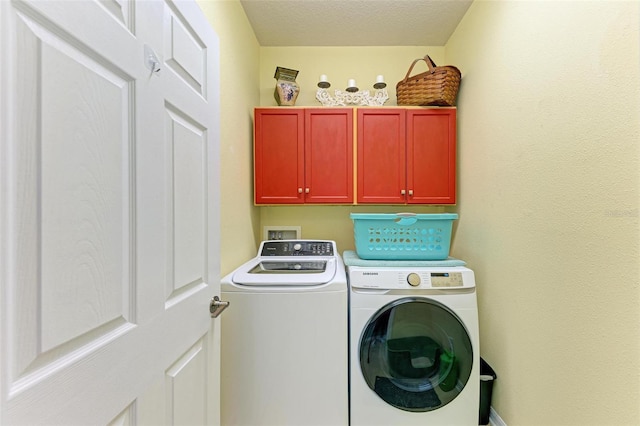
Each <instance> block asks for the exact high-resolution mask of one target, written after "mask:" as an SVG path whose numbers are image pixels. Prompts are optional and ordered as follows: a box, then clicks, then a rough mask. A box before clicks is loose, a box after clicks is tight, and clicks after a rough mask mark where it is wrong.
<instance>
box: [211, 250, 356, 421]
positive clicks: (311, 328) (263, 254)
mask: <svg viewBox="0 0 640 426" xmlns="http://www.w3.org/2000/svg"><path fill="white" fill-rule="evenodd" d="M221 287H222V288H221V292H222V299H223V300H228V301H229V302H230V305H229V308H228V309H227V310H226V311H225V314H224V316H222V317H221V320H222V324H221V326H222V353H221V358H222V360H221V375H222V377H221V405H222V406H221V422H222V424H223V425H225V426H232V425H242V426H287V425H290V426H305V425H318V426H327V425H332V426H341V425H345V426H346V425H348V421H349V412H348V404H349V402H348V401H349V399H348V398H349V397H348V325H347V316H348V310H347V309H348V308H347V279H346V273H345V267H344V263H343V261H342V258H341V256H340V255H339V254H338V251H337V248H336V244H335V242H333V241H310V240H281V241H263V242H262V243H261V245H260V248H259V251H258V255H257V256H256V257H255V258H253V259H251V260H250V261H249V262H247V263H245V264H244V265H242V266H240V267H239V268H238V269H237V270H236V271H234V272H232V273H231V274H229V275H227V276H226V277H224V278H223V280H222V286H221Z"/></svg>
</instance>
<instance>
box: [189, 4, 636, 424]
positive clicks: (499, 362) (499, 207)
mask: <svg viewBox="0 0 640 426" xmlns="http://www.w3.org/2000/svg"><path fill="white" fill-rule="evenodd" d="M200 4H201V6H202V8H203V9H204V10H205V12H206V13H207V14H208V16H209V19H210V21H211V22H212V25H213V26H214V28H215V29H216V31H217V32H218V35H219V37H220V43H221V52H222V70H221V71H222V75H221V77H222V87H221V99H222V105H223V111H222V114H223V116H222V129H221V133H222V150H221V160H222V185H223V188H222V231H221V232H222V240H223V247H224V249H223V251H222V253H223V254H222V256H223V259H222V268H223V272H228V271H230V270H231V269H232V268H234V267H235V266H237V265H239V264H240V263H242V262H244V261H245V260H246V259H247V258H249V257H250V256H253V255H254V254H255V250H256V242H258V241H260V239H261V237H262V226H264V225H301V226H302V233H303V237H305V238H331V239H335V240H336V241H337V242H338V247H339V249H340V251H343V250H346V249H350V248H353V236H352V232H353V231H352V225H351V222H350V219H349V212H351V211H354V212H395V211H414V212H434V211H457V212H459V213H460V220H458V221H457V223H456V224H455V227H454V238H453V248H452V254H453V255H455V256H457V257H460V258H463V259H465V260H466V261H467V262H468V264H469V266H470V267H471V268H473V269H474V270H475V271H476V275H477V279H478V286H479V287H478V295H479V303H480V327H481V342H482V349H481V354H482V356H483V357H484V358H485V359H487V361H489V363H490V364H491V365H492V366H493V367H494V368H495V369H496V370H497V373H498V375H499V377H498V380H497V381H496V384H495V394H494V399H493V405H494V407H495V408H496V409H497V411H498V413H499V414H500V415H501V416H502V418H503V419H504V420H505V422H506V423H507V424H508V425H509V426H519V425H545V426H546V425H563V426H564V425H576V426H577V425H581V426H582V425H598V426H601V425H638V424H640V361H639V360H640V337H639V336H640V288H639V287H638V285H639V284H638V283H639V281H640V263H639V261H638V259H639V258H640V253H639V246H638V241H639V237H640V232H639V226H638V216H639V210H638V208H639V206H638V204H639V197H640V194H639V192H638V186H639V183H640V176H639V170H640V168H639V166H640V164H639V159H640V148H639V147H640V144H639V143H638V141H639V140H640V134H639V126H640V124H639V120H638V117H639V115H640V114H639V113H640V100H639V98H638V97H639V93H640V87H639V84H640V83H639V82H640V71H639V69H638V67H639V62H640V59H639V53H638V47H639V46H638V41H639V28H638V27H639V20H640V17H639V15H640V13H639V11H638V7H639V6H638V3H637V2H631V1H629V2H615V1H606V2H605V1H591V2H548V1H528V2H515V1H514V2H510V1H491V2H485V1H482V0H476V1H475V2H474V4H473V5H472V6H471V8H470V9H469V11H468V13H467V15H466V16H465V18H464V20H463V21H462V23H461V24H460V26H459V27H458V29H457V30H456V32H455V34H454V35H453V36H452V38H451V39H450V40H449V42H448V43H447V45H446V46H445V47H415V48H413V47H410V48H407V47H368V48H362V47H357V48H322V47H304V48H297V47H296V48H293V47H283V48H266V47H263V48H261V47H259V46H258V44H257V42H256V41H255V37H254V36H253V32H252V31H251V29H250V26H249V24H248V22H247V20H246V17H245V16H244V12H243V10H242V7H241V6H240V4H239V2H238V1H237V0H231V1H225V0H216V1H205V0H200ZM425 53H430V54H431V55H432V57H433V59H434V60H435V61H436V62H437V63H439V64H444V63H447V64H454V65H456V66H458V67H459V68H460V69H461V70H462V73H463V79H462V85H461V89H460V96H459V102H458V107H459V109H458V136H459V137H458V165H459V166H458V179H459V184H458V206H455V207H446V208H445V207H415V208H405V207H402V206H389V207H371V208H367V207H362V206H358V207H350V206H347V207H336V206H318V207H261V208H256V207H254V206H253V199H252V191H253V183H252V169H251V167H252V151H251V143H252V142H251V138H252V135H251V113H252V109H253V107H254V106H257V105H261V106H272V105H276V103H275V100H274V98H273V89H274V87H275V80H274V79H273V74H274V71H275V67H276V66H283V67H287V68H293V69H297V70H299V71H300V74H299V76H298V79H297V81H298V83H299V84H300V85H301V88H302V93H301V94H300V96H299V98H298V102H297V105H298V106H309V105H319V104H318V103H317V102H316V101H315V90H316V83H317V78H318V75H320V74H327V75H328V76H329V79H330V81H331V82H332V83H333V87H332V89H344V88H345V86H346V81H347V79H349V78H355V79H356V80H357V81H358V85H359V86H360V88H361V89H364V88H367V86H368V85H370V84H371V83H372V82H373V80H374V79H375V76H376V75H378V74H383V75H384V76H385V77H386V80H387V83H388V84H389V86H388V89H389V94H390V97H391V99H390V101H389V102H388V103H387V105H394V104H395V92H394V87H395V83H396V82H397V81H399V80H400V79H402V78H403V77H404V74H405V73H406V71H407V69H408V67H409V65H410V63H411V61H412V60H413V59H414V58H416V57H420V56H422V55H423V54H425ZM420 66H423V65H422V64H420V65H418V66H417V67H420ZM416 70H417V71H422V70H423V69H416Z"/></svg>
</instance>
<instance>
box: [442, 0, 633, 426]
mask: <svg viewBox="0 0 640 426" xmlns="http://www.w3.org/2000/svg"><path fill="white" fill-rule="evenodd" d="M639 22H640V15H639V3H638V2H615V1H591V2H583V1H581V2H546V1H528V2H505V1H496V2H494V1H491V2H488V1H487V2H485V1H478V0H476V1H475V2H474V3H473V5H472V6H471V8H470V9H469V11H468V12H467V14H466V16H465V18H464V20H463V21H462V23H461V24H460V25H459V26H458V28H457V30H456V32H455V34H454V35H453V36H452V37H451V38H450V40H449V42H448V43H447V45H446V60H447V62H450V63H454V64H456V65H457V66H458V67H459V68H460V69H461V71H462V74H463V78H462V86H461V89H460V93H459V102H458V165H459V185H458V188H459V205H458V212H459V214H460V220H459V221H458V227H457V233H456V236H455V239H454V247H453V253H454V254H455V255H456V256H459V257H460V258H463V259H465V260H466V261H467V262H468V264H469V266H470V267H471V268H473V269H474V270H475V272H476V276H477V284H478V295H479V304H480V306H479V309H480V332H481V336H480V342H481V354H482V356H483V357H484V358H485V359H486V360H487V361H488V362H489V363H490V364H491V365H492V367H494V368H495V370H497V373H498V380H497V381H496V383H495V395H494V399H493V405H494V408H495V409H496V410H497V412H498V413H499V414H500V416H501V417H502V418H503V420H505V422H506V423H507V424H508V425H509V426H517V425H536V426H537V425H545V426H552V425H563V426H564V425H581V426H584V425H594V426H595V425H598V426H602V425H639V424H640V288H639V284H638V283H639V281H640V274H639V268H640V253H639V250H638V241H639V236H640V233H639V227H638V215H639V213H638V203H639V197H640V194H639V192H638V186H639V182H640V164H639V158H640V155H639V154H640V148H639V147H640V133H639V129H640V124H639V121H640V120H639V118H640V101H639V96H640V95H639V94H640V72H639V63H640V58H639V54H638V49H639V40H640V38H639Z"/></svg>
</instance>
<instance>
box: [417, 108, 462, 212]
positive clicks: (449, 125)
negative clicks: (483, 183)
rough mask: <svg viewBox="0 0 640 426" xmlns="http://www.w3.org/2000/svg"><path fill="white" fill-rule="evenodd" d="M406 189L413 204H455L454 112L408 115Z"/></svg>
mask: <svg viewBox="0 0 640 426" xmlns="http://www.w3.org/2000/svg"><path fill="white" fill-rule="evenodd" d="M407 181H408V182H407V185H408V187H409V189H410V190H411V191H412V192H411V193H412V195H411V196H410V197H409V199H408V202H409V203H413V204H455V202H456V110H455V109H454V108H443V109H440V108H429V109H423V110H420V109H415V110H409V111H408V112H407Z"/></svg>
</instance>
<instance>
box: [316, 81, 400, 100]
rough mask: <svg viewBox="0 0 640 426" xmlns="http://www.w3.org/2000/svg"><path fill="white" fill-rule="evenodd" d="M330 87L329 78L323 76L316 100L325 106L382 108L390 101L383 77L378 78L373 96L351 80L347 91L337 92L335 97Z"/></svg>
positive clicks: (319, 83)
mask: <svg viewBox="0 0 640 426" xmlns="http://www.w3.org/2000/svg"><path fill="white" fill-rule="evenodd" d="M329 87H331V84H330V83H329V81H328V80H327V76H326V75H324V74H323V75H321V76H320V81H319V82H318V91H317V92H316V99H317V100H318V101H319V102H320V103H321V104H322V105H323V106H347V105H357V106H382V105H384V103H385V102H387V100H388V99H389V94H388V93H387V89H386V87H387V84H386V83H385V82H384V78H383V77H382V76H381V75H379V76H378V77H377V78H376V83H375V84H374V85H373V88H374V89H375V91H374V92H373V94H371V93H370V92H369V91H368V90H363V91H360V90H359V89H358V87H357V86H356V81H355V80H353V79H350V80H349V82H348V83H347V89H346V91H342V90H335V91H334V93H333V96H332V95H331V94H330V93H329V90H328V89H329Z"/></svg>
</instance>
